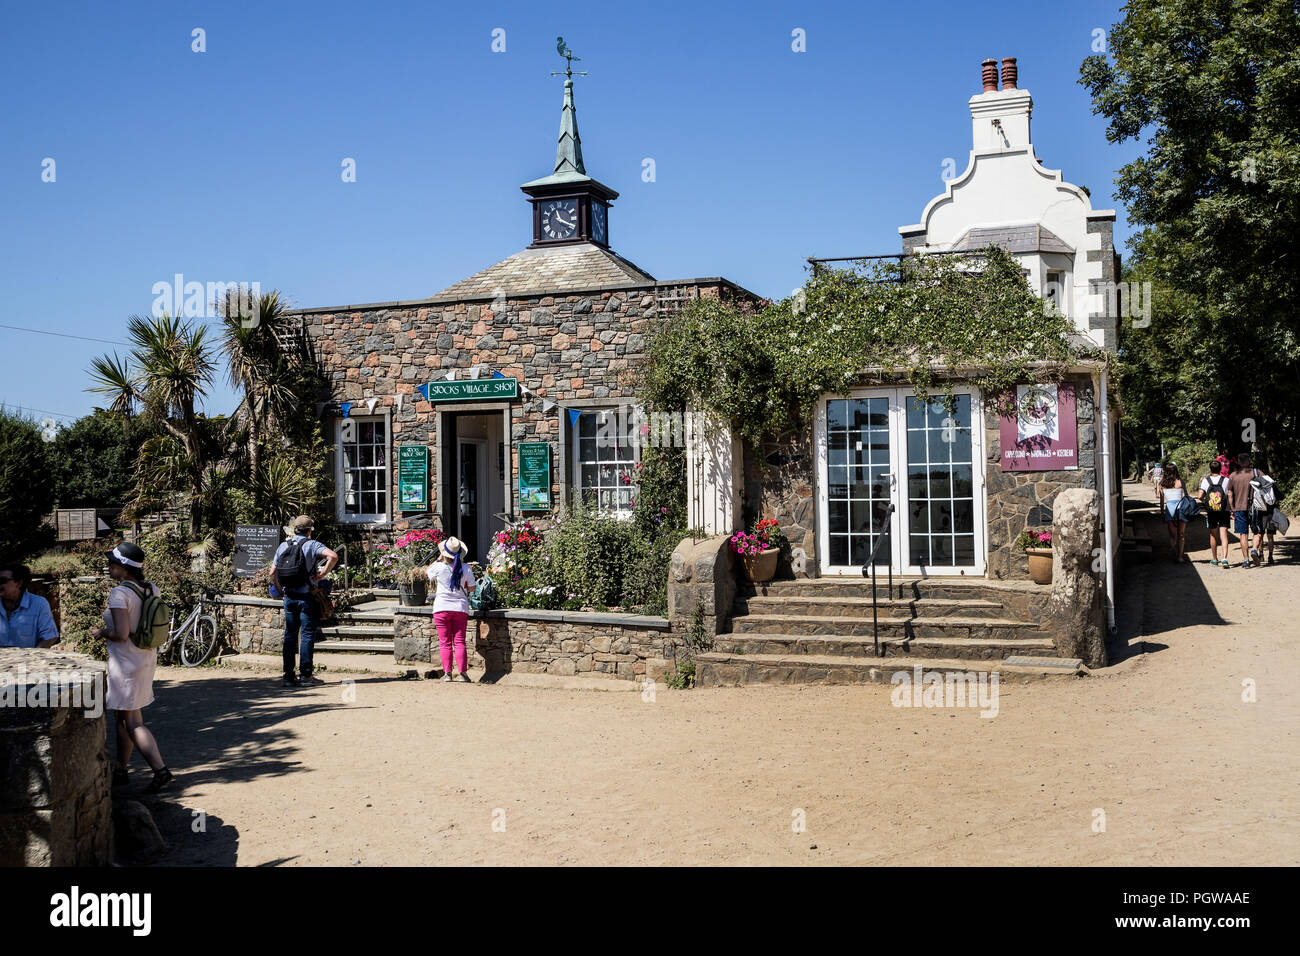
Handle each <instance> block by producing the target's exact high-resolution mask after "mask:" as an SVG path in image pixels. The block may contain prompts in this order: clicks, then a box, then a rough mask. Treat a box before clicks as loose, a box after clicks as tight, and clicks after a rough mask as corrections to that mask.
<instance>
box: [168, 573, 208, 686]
mask: <svg viewBox="0 0 1300 956" xmlns="http://www.w3.org/2000/svg"><path fill="white" fill-rule="evenodd" d="M216 594H217V592H216V591H213V590H212V589H210V588H203V590H202V592H201V593H200V594H199V603H198V604H196V605H195V606H194V610H192V611H190V614H189V617H187V618H185V620H184V621H183V622H182V623H181V625H180V626H179V627H177V626H176V608H175V607H174V606H173V607H172V616H171V621H170V622H169V623H168V625H167V641H166V643H164V644H163V646H162V647H160V648H158V656H159V657H162V656H163V655H165V654H167V653H169V652H170V651H171V650H172V648H174V647H175V646H176V645H177V643H178V642H179V644H180V651H181V663H182V664H184V665H185V666H186V667H198V666H199V665H200V664H202V663H203V662H204V661H206V660H207V659H208V657H209V656H210V655H211V654H212V652H213V650H214V649H215V648H216V646H217V619H216V618H215V617H213V616H212V615H211V614H205V613H204V610H205V609H204V606H203V599H204V598H205V597H216Z"/></svg>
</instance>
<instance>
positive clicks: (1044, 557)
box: [1025, 548, 1052, 584]
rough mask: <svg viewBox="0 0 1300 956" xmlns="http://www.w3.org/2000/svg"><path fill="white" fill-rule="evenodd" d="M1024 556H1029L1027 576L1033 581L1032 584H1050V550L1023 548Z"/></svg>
mask: <svg viewBox="0 0 1300 956" xmlns="http://www.w3.org/2000/svg"><path fill="white" fill-rule="evenodd" d="M1025 554H1027V555H1029V576H1030V577H1031V578H1033V579H1034V583H1035V584H1051V583H1052V549H1051V548H1025Z"/></svg>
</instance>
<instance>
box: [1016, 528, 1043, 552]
mask: <svg viewBox="0 0 1300 956" xmlns="http://www.w3.org/2000/svg"><path fill="white" fill-rule="evenodd" d="M1051 546H1052V532H1050V531H1039V530H1037V529H1033V528H1026V529H1025V530H1024V531H1022V532H1020V536H1019V537H1018V538H1016V547H1017V548H1019V549H1020V550H1021V551H1025V550H1027V549H1029V548H1050V547H1051Z"/></svg>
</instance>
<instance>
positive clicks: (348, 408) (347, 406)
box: [339, 402, 352, 418]
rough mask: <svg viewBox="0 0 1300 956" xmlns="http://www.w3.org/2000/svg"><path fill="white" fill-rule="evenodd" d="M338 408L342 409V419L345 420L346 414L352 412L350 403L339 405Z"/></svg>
mask: <svg viewBox="0 0 1300 956" xmlns="http://www.w3.org/2000/svg"><path fill="white" fill-rule="evenodd" d="M339 408H341V409H343V417H344V418H347V417H348V412H350V411H351V410H352V403H351V402H344V403H343V404H341V405H340V406H339Z"/></svg>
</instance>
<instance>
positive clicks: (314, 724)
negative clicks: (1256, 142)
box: [132, 485, 1300, 865]
mask: <svg viewBox="0 0 1300 956" xmlns="http://www.w3.org/2000/svg"><path fill="white" fill-rule="evenodd" d="M1126 490H1127V491H1128V492H1129V493H1130V494H1131V495H1134V494H1136V495H1139V496H1140V495H1141V494H1142V492H1141V491H1140V489H1138V488H1137V486H1134V485H1129V486H1127V488H1126ZM1147 497H1148V498H1149V495H1148V496H1147ZM1152 513H1153V512H1152ZM1153 532H1154V533H1153V538H1154V537H1155V534H1160V535H1161V536H1163V532H1162V530H1161V529H1160V528H1159V527H1156V528H1154V529H1153ZM1193 541H1194V542H1199V544H1200V545H1201V547H1202V548H1204V531H1203V529H1202V531H1201V536H1200V538H1194V539H1193ZM1163 544H1164V541H1163V540H1162V539H1161V538H1156V545H1157V548H1159V547H1161V546H1162V545H1163ZM1290 553H1291V552H1290V550H1289V549H1283V550H1282V551H1280V554H1284V555H1288V554H1290ZM1193 557H1194V558H1195V559H1197V561H1198V562H1199V563H1196V564H1193V565H1191V566H1182V567H1178V566H1175V565H1173V564H1172V563H1171V562H1168V561H1167V560H1164V559H1162V557H1160V556H1159V554H1158V557H1157V560H1156V561H1155V562H1153V563H1152V564H1151V565H1148V566H1146V567H1145V568H1140V569H1137V570H1135V571H1134V572H1133V575H1132V580H1131V582H1130V585H1131V587H1130V589H1129V590H1128V591H1127V592H1126V603H1127V604H1128V605H1137V606H1142V607H1144V610H1143V611H1142V613H1141V614H1140V618H1141V624H1142V634H1143V636H1144V637H1145V640H1146V641H1147V643H1148V647H1150V648H1153V649H1154V650H1153V651H1152V652H1151V653H1147V654H1142V655H1136V656H1133V657H1130V658H1129V659H1127V660H1125V661H1123V662H1121V663H1120V664H1118V665H1116V666H1115V667H1112V668H1110V669H1108V670H1106V671H1104V672H1102V673H1100V674H1096V675H1093V676H1091V677H1088V678H1085V679H1080V680H1059V679H1058V680H1053V681H1043V682H1036V683H1032V684H1018V685H1003V687H1002V688H1001V698H1000V713H999V715H998V716H997V717H996V718H994V719H981V718H980V717H979V716H978V712H977V711H975V710H973V709H954V710H942V709H905V708H895V707H893V706H891V704H890V697H889V688H888V687H880V686H873V687H804V688H800V687H778V688H747V689H718V690H696V691H690V692H673V691H670V690H667V689H664V688H660V689H659V690H658V692H657V694H656V699H655V700H654V701H653V702H647V701H644V700H642V697H641V695H640V694H638V693H593V692H590V691H580V690H552V689H536V688H531V687H508V686H500V687H494V686H488V685H481V686H468V685H449V684H442V683H440V682H430V681H401V680H394V679H390V678H388V677H387V676H384V675H372V676H369V677H365V676H362V677H359V678H358V679H357V683H356V684H355V692H356V699H355V702H352V703H346V702H344V701H343V700H342V696H343V691H344V688H343V687H342V686H341V685H340V684H338V683H337V680H338V678H336V677H335V678H331V679H330V683H327V684H326V685H324V686H321V687H318V688H314V689H310V690H298V691H282V690H281V689H280V688H279V686H278V681H272V680H271V679H269V676H268V675H261V674H251V673H249V672H244V671H219V670H218V671H211V670H204V671H200V672H195V671H178V670H168V671H166V673H165V675H163V676H162V679H161V680H160V681H159V685H158V692H159V701H158V703H157V704H156V705H155V706H154V707H153V708H151V709H150V711H149V712H147V717H148V718H149V719H150V722H151V724H152V725H153V726H154V728H155V730H156V732H157V734H158V737H159V740H160V742H161V744H162V747H163V749H164V754H165V755H166V756H167V758H168V760H169V762H170V763H171V765H172V766H173V767H176V768H184V775H183V776H182V777H180V778H179V779H178V783H183V784H184V787H183V788H180V789H177V790H176V791H174V792H173V793H172V794H171V795H170V797H169V799H168V800H165V801H160V802H159V803H158V804H156V805H155V806H156V808H157V809H156V813H157V814H158V816H159V819H160V824H161V825H162V826H163V827H164V830H165V832H166V833H167V835H168V837H169V839H170V840H171V841H172V843H173V848H172V851H171V853H170V854H169V856H168V857H167V859H166V861H165V862H170V863H178V864H185V863H209V864H218V865H228V864H234V863H238V864H239V865H260V864H267V863H278V862H288V863H294V864H341V865H347V864H353V863H354V862H355V861H360V863H361V864H363V865H382V864H422V863H566V862H568V863H585V864H646V863H677V864H700V863H722V864H737V863H739V864H744V863H750V864H767V863H838V864H844V863H913V864H974V863H994V864H1000V863H1030V864H1051V863H1075V864H1112V865H1115V864H1193V865H1195V864H1228V865H1243V864H1244V865H1249V864H1295V863H1297V862H1298V861H1300V811H1298V810H1297V798H1296V782H1297V780H1298V779H1300V746H1297V743H1298V742H1297V739H1296V728H1297V726H1298V725H1300V719H1298V718H1300V706H1298V705H1297V700H1298V695H1297V692H1296V684H1297V679H1298V678H1300V664H1298V663H1297V661H1298V655H1297V651H1298V650H1300V627H1297V624H1296V622H1297V620H1298V619H1300V606H1298V603H1300V602H1298V601H1297V593H1298V590H1300V589H1298V588H1297V585H1300V564H1295V563H1290V562H1291V560H1292V558H1291V557H1286V558H1285V559H1284V563H1283V564H1281V565H1279V566H1277V567H1275V568H1270V569H1259V570H1252V571H1242V570H1239V569H1234V570H1230V571H1228V570H1221V569H1218V568H1210V567H1209V565H1208V564H1206V563H1205V561H1206V560H1208V554H1207V553H1204V552H1203V551H1202V552H1193ZM1143 585H1144V587H1143ZM1143 594H1145V599H1146V600H1145V602H1144V604H1143V602H1141V600H1140V597H1141V596H1142V595H1143ZM1218 615H1221V616H1222V618H1223V619H1224V623H1218V621H1217V617H1218ZM1134 623H1136V622H1135V621H1134V619H1133V617H1132V616H1130V619H1129V624H1130V627H1129V628H1127V629H1126V631H1127V632H1128V633H1130V634H1132V632H1133V628H1132V625H1133V624H1134ZM1244 678H1253V679H1254V680H1255V681H1256V682H1257V685H1258V702H1257V703H1249V704H1248V703H1243V702H1242V699H1241V694H1242V686H1241V682H1242V680H1243V679H1244ZM139 776H140V777H141V779H140V780H139V781H137V782H135V783H133V785H132V786H133V788H137V787H139V786H141V785H142V783H143V775H142V774H139ZM796 808H800V809H802V810H803V811H805V813H806V820H807V830H806V832H803V833H796V832H793V830H792V826H791V823H792V819H793V817H792V812H793V811H794V810H795V809H796ZM196 809H202V810H203V811H205V813H206V814H207V815H208V820H207V830H206V832H201V833H195V832H192V829H191V826H190V824H191V820H192V819H193V818H192V812H193V811H194V810H196ZM1095 809H1100V810H1102V811H1104V813H1105V815H1106V829H1105V832H1103V833H1094V832H1093V830H1092V825H1093V814H1094V810H1095ZM496 810H500V811H504V821H505V829H504V832H496V831H494V830H493V813H494V811H496ZM498 819H500V814H498ZM813 844H815V845H816V849H811V845H813Z"/></svg>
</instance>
